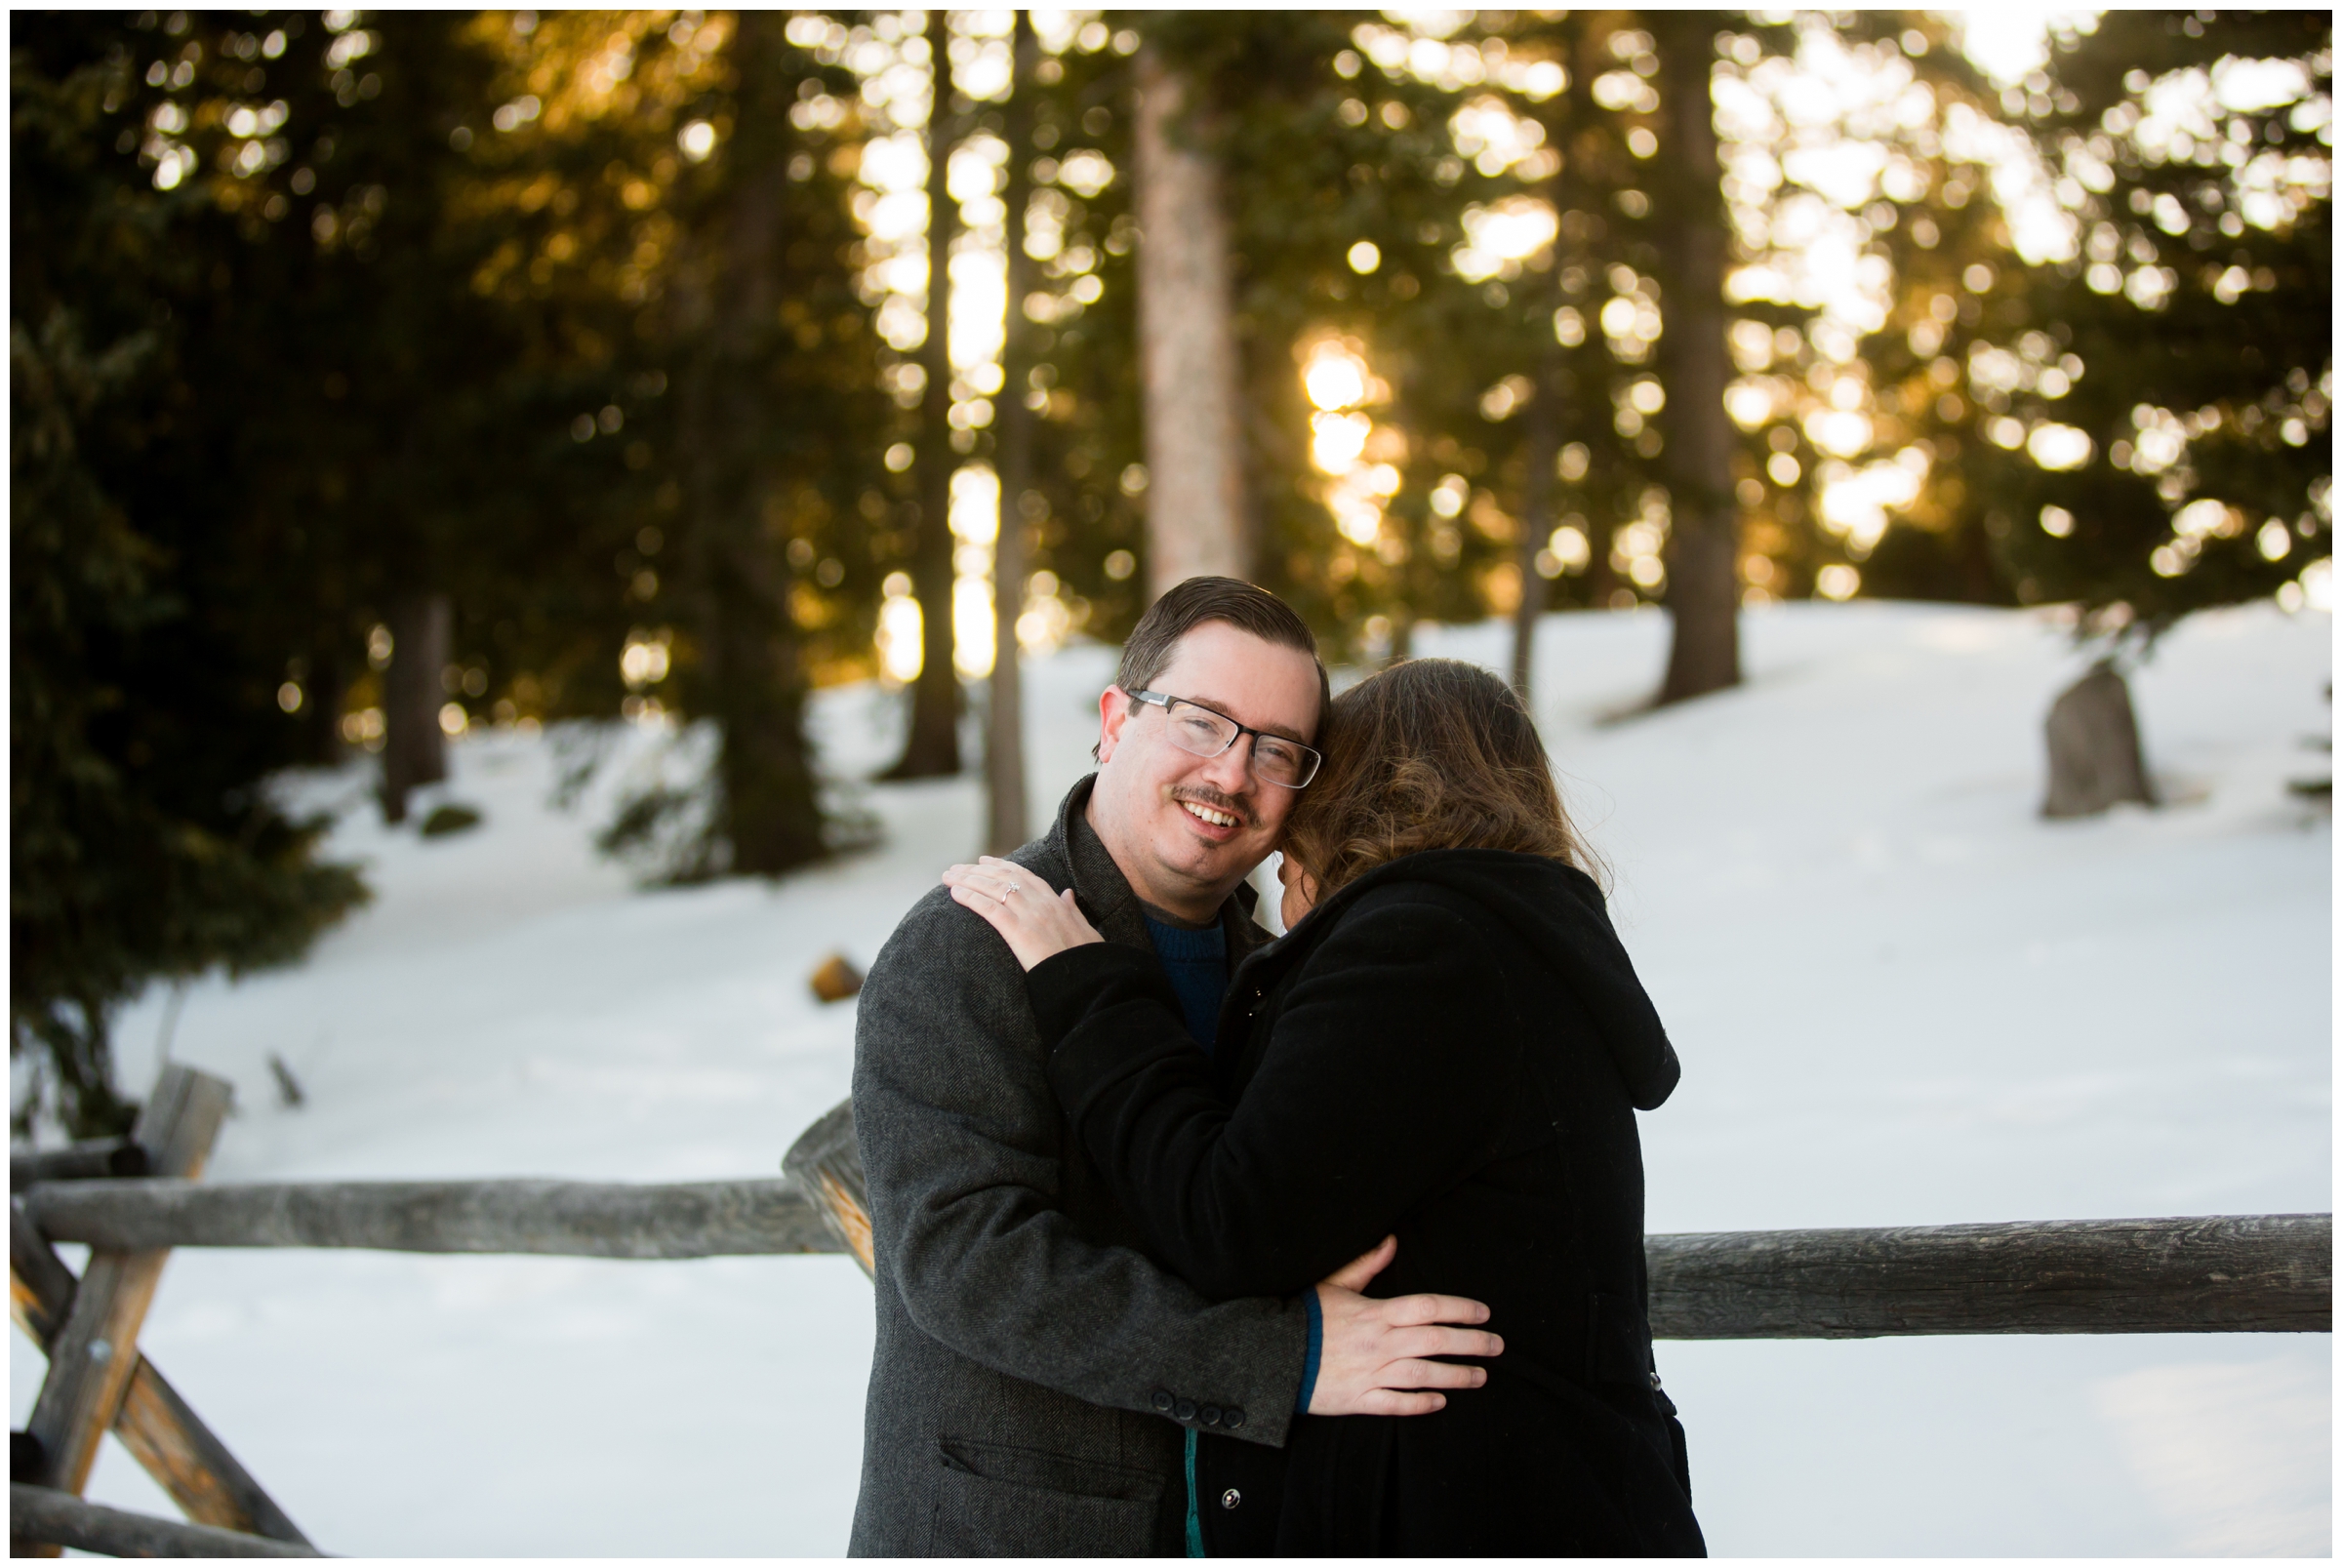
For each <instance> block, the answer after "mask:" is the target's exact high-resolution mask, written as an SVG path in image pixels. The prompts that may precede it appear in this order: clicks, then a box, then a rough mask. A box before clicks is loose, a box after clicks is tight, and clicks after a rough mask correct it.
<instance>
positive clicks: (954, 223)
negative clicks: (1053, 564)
mask: <svg viewBox="0 0 2342 1568" xmlns="http://www.w3.org/2000/svg"><path fill="white" fill-rule="evenodd" d="M940 21H941V18H940V15H939V17H938V22H939V25H938V27H937V32H938V34H939V36H937V37H936V38H935V39H933V40H932V42H933V43H934V44H935V46H936V57H935V88H934V101H933V107H931V108H930V109H929V111H928V117H927V341H926V342H925V343H923V344H922V345H921V346H920V348H919V364H920V366H921V367H922V368H923V369H924V370H925V371H926V372H927V390H926V393H925V396H924V400H923V401H922V402H921V404H920V406H919V452H918V489H919V501H918V506H919V519H918V531H917V534H916V536H915V543H913V544H912V547H911V556H910V591H911V596H912V597H913V598H915V599H916V600H917V601H918V605H919V674H918V678H917V679H916V680H915V681H913V682H912V683H911V687H910V733H909V736H907V737H906V738H905V740H904V743H903V755H902V757H901V758H900V759H899V760H897V762H896V763H895V765H894V766H893V767H891V768H889V769H887V770H886V772H885V773H883V774H881V775H879V777H880V778H882V779H935V778H942V777H945V776H948V775H950V774H955V773H957V772H959V704H960V693H959V672H958V670H956V669H954V668H953V667H952V664H951V582H952V577H953V573H952V570H951V470H952V468H953V467H954V466H955V465H956V461H957V460H956V457H955V455H954V454H953V452H952V450H951V420H950V414H951V242H952V240H953V238H954V237H955V236H956V235H957V234H958V233H959V204H958V203H957V202H955V201H953V200H952V199H951V185H950V167H951V146H952V143H953V142H954V141H957V140H958V139H957V137H956V136H955V135H954V134H953V131H954V126H953V116H952V113H951V110H950V108H949V100H950V97H951V67H950V66H949V64H947V63H946V62H945V56H944V45H945V44H946V43H947V42H949V40H948V39H946V38H944V37H942V36H941V33H942V30H943V29H942V27H941V25H940Z"/></svg>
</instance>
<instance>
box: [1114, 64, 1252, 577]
mask: <svg viewBox="0 0 2342 1568" xmlns="http://www.w3.org/2000/svg"><path fill="white" fill-rule="evenodd" d="M1138 86H1139V116H1138V126H1137V141H1138V208H1139V235H1140V243H1139V374H1140V380H1141V385H1142V387H1143V389H1144V392H1145V400H1146V401H1145V407H1146V419H1147V474H1148V488H1147V589H1148V597H1149V598H1150V599H1153V598H1156V597H1158V596H1160V595H1161V594H1162V592H1163V591H1164V590H1165V589H1166V588H1170V587H1172V586H1174V585H1176V584H1177V583H1182V582H1184V581H1186V580H1187V579H1188V578H1191V577H1196V576H1201V575H1206V574H1209V575H1214V576H1221V577H1235V578H1241V577H1246V576H1248V575H1249V574H1250V572H1251V570H1252V559H1251V550H1250V549H1249V548H1248V547H1247V546H1248V543H1249V541H1248V539H1247V537H1246V536H1247V530H1246V529H1245V527H1244V480H1243V464H1242V458H1241V454H1240V453H1239V451H1238V447H1237V441H1238V429H1237V422H1236V406H1237V395H1238V394H1237V385H1236V338H1235V322H1234V316H1233V310H1232V303H1231V287H1230V261H1229V239H1228V219H1227V215H1226V212H1225V211H1224V209H1223V207H1222V204H1221V192H1220V172H1219V169H1218V166H1217V165H1216V164H1215V163H1214V161H1213V159H1212V158H1211V156H1210V155H1209V154H1208V153H1206V152H1205V151H1203V150H1202V149H1201V148H1200V147H1198V146H1196V145H1195V144H1194V138H1193V117H1192V116H1191V114H1189V113H1187V112H1186V111H1187V108H1188V104H1189V101H1190V99H1191V96H1192V95H1191V84H1190V83H1189V82H1188V81H1187V80H1186V79H1184V78H1183V77H1181V76H1180V75H1179V74H1178V73H1177V72H1175V71H1173V70H1172V69H1171V68H1170V67H1169V66H1168V65H1167V64H1165V62H1164V61H1163V60H1162V58H1161V57H1160V56H1159V55H1157V54H1156V53H1155V52H1154V50H1153V49H1152V48H1151V47H1150V48H1142V49H1141V50H1140V51H1139V57H1138Z"/></svg>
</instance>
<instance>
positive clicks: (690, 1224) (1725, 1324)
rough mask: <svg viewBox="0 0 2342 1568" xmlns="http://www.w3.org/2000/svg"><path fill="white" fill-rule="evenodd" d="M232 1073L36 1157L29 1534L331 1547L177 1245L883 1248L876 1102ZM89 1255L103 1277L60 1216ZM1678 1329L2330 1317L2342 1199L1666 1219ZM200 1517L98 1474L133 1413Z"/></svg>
mask: <svg viewBox="0 0 2342 1568" xmlns="http://www.w3.org/2000/svg"><path fill="white" fill-rule="evenodd" d="M228 1104H229V1091H228V1086H227V1085H226V1084H225V1083H222V1081H220V1080H219V1079H217V1078H213V1077H209V1076H206V1075H205V1074H203V1073H200V1072H196V1071H193V1070H191V1069H188V1068H186V1067H179V1066H174V1067H170V1068H167V1069H166V1070H165V1071H164V1073H163V1075H162V1078H161V1080H160V1081H159V1082H158V1083H157V1084H156V1086H155V1092H154V1093H153V1094H152V1095H151V1096H150V1097H148V1100H147V1102H146V1106H145V1108H144V1110H143V1112H142V1113H141V1116H140V1118H139V1122H138V1125H137V1126H136V1127H135V1128H134V1129H133V1131H132V1133H131V1136H130V1138H129V1139H128V1140H127V1141H123V1142H120V1143H116V1144H111V1145H98V1146H77V1147H75V1148H73V1149H69V1150H64V1151H61V1152H58V1153H52V1154H42V1155H36V1156H31V1157H29V1158H28V1159H22V1160H19V1159H12V1161H11V1168H10V1186H11V1200H10V1209H9V1307H10V1311H11V1314H12V1315H13V1316H14V1317H15V1319H16V1321H17V1324H18V1326H19V1327H20V1328H21V1329H22V1330H23V1331H24V1333H25V1334H26V1335H27V1336H29V1337H30V1338H31V1340H32V1342H33V1343H34V1344H35V1345H38V1346H39V1347H41V1348H42V1349H43V1350H44V1351H46V1352H47V1354H48V1356H49V1373H48V1376H47V1378H46V1379H45V1380H44V1382H43V1383H42V1386H41V1391H40V1396H39V1398H38V1400H37V1401H36V1402H35V1404H34V1406H33V1411H32V1416H31V1418H30V1421H29V1423H28V1424H27V1427H26V1429H25V1430H24V1431H22V1432H19V1433H15V1434H13V1438H12V1444H11V1453H10V1485H9V1534H10V1554H11V1555H13V1556H25V1555H51V1556H54V1555H56V1554H57V1553H58V1551H59V1548H63V1547H73V1548H81V1549H83V1550H89V1551H97V1552H101V1553H105V1554H108V1555H114V1556H206V1557H215V1556H257V1557H269V1556H302V1557H305V1556H318V1555H321V1553H320V1552H319V1551H318V1550H317V1548H315V1547H314V1546H312V1545H311V1544H310V1543H309V1541H308V1540H307V1538H306V1537H304V1536H303V1534H302V1532H301V1531H300V1530H299V1529H298V1528H297V1527H296V1526H295V1525H294V1523H293V1521H292V1519H291V1518H290V1517H289V1516H288V1515H287V1514H286V1512H285V1510H284V1509H283V1508H280V1507H279V1506H278V1505H277V1503H276V1502H275V1501H274V1500H273V1499H272V1498H270V1497H269V1495H268V1494H267V1493H266V1492H265V1491H264V1490H262V1486H261V1484H260V1482H259V1481H257V1480H256V1479H254V1478H253V1476H252V1475H251V1474H250V1473H249V1472H247V1471H246V1470H245V1469H244V1467H242V1466H241V1465H239V1464H237V1462H236V1460H235V1457H234V1456H233V1455H232V1454H231V1453H229V1451H228V1449H227V1446H226V1445H225V1444H224V1443H223V1442H222V1441H221V1439H220V1438H219V1436H218V1435H217V1434H215V1433H214V1432H213V1431H212V1430H211V1429H210V1428H209V1427H205V1426H204V1424H203V1422H202V1421H201V1420H200V1419H199V1418H198V1417H197V1416H196V1414H195V1412H194V1411H193V1410H192V1409H190V1408H189V1407H188V1405H187V1403H186V1401H185V1400H183V1399H182V1398H181V1397H180V1396H179V1394H178V1392H177V1391H176V1390H175V1389H173V1388H172V1387H171V1385H170V1384H169V1383H168V1382H167V1381H166V1380H165V1379H164V1377H163V1374H162V1373H161V1371H160V1370H158V1369H157V1368H156V1367H155V1366H154V1364H153V1363H152V1362H150V1361H148V1360H147V1359H146V1358H145V1356H144V1355H143V1354H142V1353H141V1351H140V1350H139V1348H138V1339H139V1330H140V1327H141V1323H142V1321H143V1319H144V1317H145V1314H146V1309H147V1306H148V1304H149V1303H150V1302H151V1301H152V1300H153V1298H154V1291H155V1285H156V1283H157V1281H158V1280H159V1278H160V1277H161V1273H162V1268H163V1264H164V1262H165V1260H166V1259H167V1258H168V1257H169V1256H170V1252H171V1249H172V1248H174V1247H361V1248H374V1249H380V1250H384V1251H391V1252H428V1253H507V1254H513V1253H517V1254H538V1255H546V1256H558V1257H584V1258H632V1259H646V1260H649V1259H668V1258H711V1257H740V1256H771V1255H777V1254H787V1253H847V1254H850V1255H852V1256H853V1257H854V1258H856V1259H857V1260H858V1261H859V1262H860V1263H861V1265H862V1266H863V1267H864V1269H866V1270H868V1268H869V1267H870V1266H871V1253H870V1227H869V1221H868V1210H867V1207H866V1205H865V1201H864V1191H865V1188H864V1183H863V1173H862V1165H861V1160H860V1158H859V1156H858V1155H857V1154H856V1152H855V1145H854V1122H853V1113H852V1110H851V1108H850V1107H849V1106H838V1107H837V1108H836V1109H835V1110H833V1111H831V1112H830V1113H829V1114H828V1115H827V1116H825V1117H823V1118H822V1119H821V1120H820V1121H818V1122H816V1123H815V1124H814V1125H813V1126H812V1127H811V1128H810V1129H808V1130H807V1131H806V1133H805V1135H804V1137H802V1138H800V1139H799V1140H798V1141H797V1144H796V1146H794V1147H792V1148H791V1149H790V1150H789V1152H788V1155H787V1158H786V1159H785V1160H784V1162H783V1169H784V1172H785V1175H784V1176H783V1177H781V1178H778V1179H772V1178H768V1179H761V1180H749V1181H733V1182H696V1183H687V1184H680V1185H673V1186H623V1185H610V1184H602V1183H586V1182H540V1181H491V1182H287V1183H250V1184H236V1185H219V1186H206V1185H204V1183H203V1182H202V1181H201V1180H200V1179H201V1177H202V1174H203V1167H204V1164H205V1161H206V1159H207V1157H208V1156H209V1154H210V1152H211V1148H212V1145H213V1142H214V1141H215V1139H216V1138H217V1137H218V1134H219V1130H220V1123H221V1120H222V1117H223V1116H224V1115H225V1114H226V1112H227V1108H228ZM58 1242H78V1243H81V1244H83V1245H86V1246H87V1247H89V1248H90V1258H89V1263H88V1265H87V1266H85V1267H84V1268H83V1270H82V1272H81V1274H80V1276H79V1277H78V1278H76V1277H75V1276H74V1274H73V1272H72V1270H71V1269H70V1268H68V1267H67V1266H65V1264H64V1263H63V1262H62V1261H61V1259H59V1257H58V1256H57V1253H56V1251H55V1250H54V1244H55V1243H58ZM1644 1253H1645V1256H1646V1258H1647V1259H1648V1261H1649V1266H1650V1306H1651V1314H1650V1315H1651V1329H1652V1332H1653V1334H1654V1335H1655V1336H1657V1337H1658V1338H1660V1339H1676V1340H1752V1339H1754V1340H1788V1339H1830V1340H1835V1339H1869V1338H1875V1337H1878V1336H1883V1335H1902V1334H2172V1333H2261V1334H2269V1333H2292V1334H2301V1333H2316V1334H2324V1333H2331V1332H2332V1330H2333V1217H2332V1216H2331V1215H2330V1214H2277V1215H2249V1216H2217V1217H2212V1218H2196V1219H2169V1220H2074V1221H2053V1222H2048V1223H2043V1224H2016V1225H1958V1226H1907V1227H1895V1228H1887V1229H1841V1230H1758V1231H1735V1232H1728V1233H1722V1234H1715V1235H1659V1236H1651V1237H1648V1238H1646V1240H1645V1242H1644ZM109 1429H110V1430H111V1431H113V1432H114V1433H115V1435H116V1436H118V1437H119V1438H121V1440H122V1442H123V1445H124V1446H125V1447H126V1448H128V1449H129V1451H130V1453H131V1454H132V1456H133V1457H135V1458H136V1459H137V1460H138V1462H139V1463H140V1464H141V1466H143V1467H145V1469H146V1470H147V1471H148V1473H150V1474H152V1475H153V1476H154V1478H155V1479H156V1480H157V1481H159V1482H160V1483H161V1484H162V1486H163V1488H164V1490H165V1491H167V1492H169V1493H170V1494H171V1497H172V1499H173V1500H174V1501H175V1502H176V1503H178V1505H179V1506H180V1508H182V1510H183V1511H184V1512H185V1514H186V1522H182V1521H180V1520H175V1519H162V1518H156V1517H152V1516H149V1515H145V1514H138V1513H128V1512H124V1511H122V1510H120V1509H116V1508H102V1507H100V1506H98V1505H96V1504H92V1503H89V1502H86V1501H84V1500H83V1499H82V1497H81V1495H80V1494H81V1492H82V1489H83V1487H84V1486H85V1485H86V1483H87V1482H88V1480H89V1474H90V1467H91V1464H92V1462H93V1461H94V1460H95V1459H96V1457H97V1451H98V1443H99V1439H100V1438H101V1436H102V1435H103V1434H104V1433H105V1432H106V1431H108V1430H109Z"/></svg>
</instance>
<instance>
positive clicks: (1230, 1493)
mask: <svg viewBox="0 0 2342 1568" xmlns="http://www.w3.org/2000/svg"><path fill="white" fill-rule="evenodd" d="M1243 1501H1244V1494H1243V1493H1241V1492H1239V1491H1237V1490H1236V1489H1235V1488H1234V1487H1230V1488H1229V1489H1228V1490H1227V1491H1225V1492H1223V1493H1221V1494H1220V1506H1221V1507H1222V1508H1234V1507H1235V1506H1236V1505H1237V1504H1239V1503H1241V1502H1243Z"/></svg>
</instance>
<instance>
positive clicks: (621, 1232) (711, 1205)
mask: <svg viewBox="0 0 2342 1568" xmlns="http://www.w3.org/2000/svg"><path fill="white" fill-rule="evenodd" d="M22 1201H23V1204H24V1209H25V1214H26V1216H27V1217H28V1218H29V1219H30V1220H31V1221H32V1223H33V1225H34V1226H35V1227H36V1228H38V1229H39V1230H40V1232H41V1233H42V1234H43V1235H45V1236H47V1237H49V1239H50V1240H52V1241H80V1242H86V1243H88V1244H89V1245H91V1246H93V1247H114V1248H123V1249H131V1248H141V1247H356V1248H363V1249H368V1250H373V1251H378V1252H475V1253H539V1254H544V1255H546V1256H552V1257H566V1258H637V1259H661V1258H724V1257H748V1256H759V1255H767V1254H774V1253H806V1252H840V1251H843V1250H844V1249H843V1248H842V1247H841V1246H840V1245H839V1244H838V1242H837V1241H835V1240H834V1239H833V1238H832V1237H831V1235H830V1233H829V1231H828V1228H827V1227H826V1226H824V1225H823V1223H822V1219H821V1217H820V1216H819V1215H818V1214H817V1213H815V1211H814V1209H813V1206H812V1205H811V1204H809V1203H807V1202H806V1201H805V1198H804V1196H803V1194H802V1193H800V1192H799V1191H798V1190H797V1188H796V1187H795V1186H793V1185H792V1184H790V1183H789V1182H788V1181H787V1180H786V1179H783V1178H778V1177H774V1178H761V1179H756V1180H750V1181H739V1182H690V1183H682V1184H676V1185H673V1186H638V1185H634V1184H629V1183H601V1182H537V1181H509V1182H264V1183H263V1182H255V1183H250V1184H235V1185H230V1184H226V1183H222V1184H220V1185H218V1186H214V1185H212V1184H210V1183H208V1182H168V1181H151V1180H149V1181H119V1182H61V1183H56V1184H54V1185H51V1186H37V1187H35V1188H33V1189H32V1191H31V1192H30V1193H28V1194H27V1195H26V1196H25V1197H24V1198H23V1200H22Z"/></svg>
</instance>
